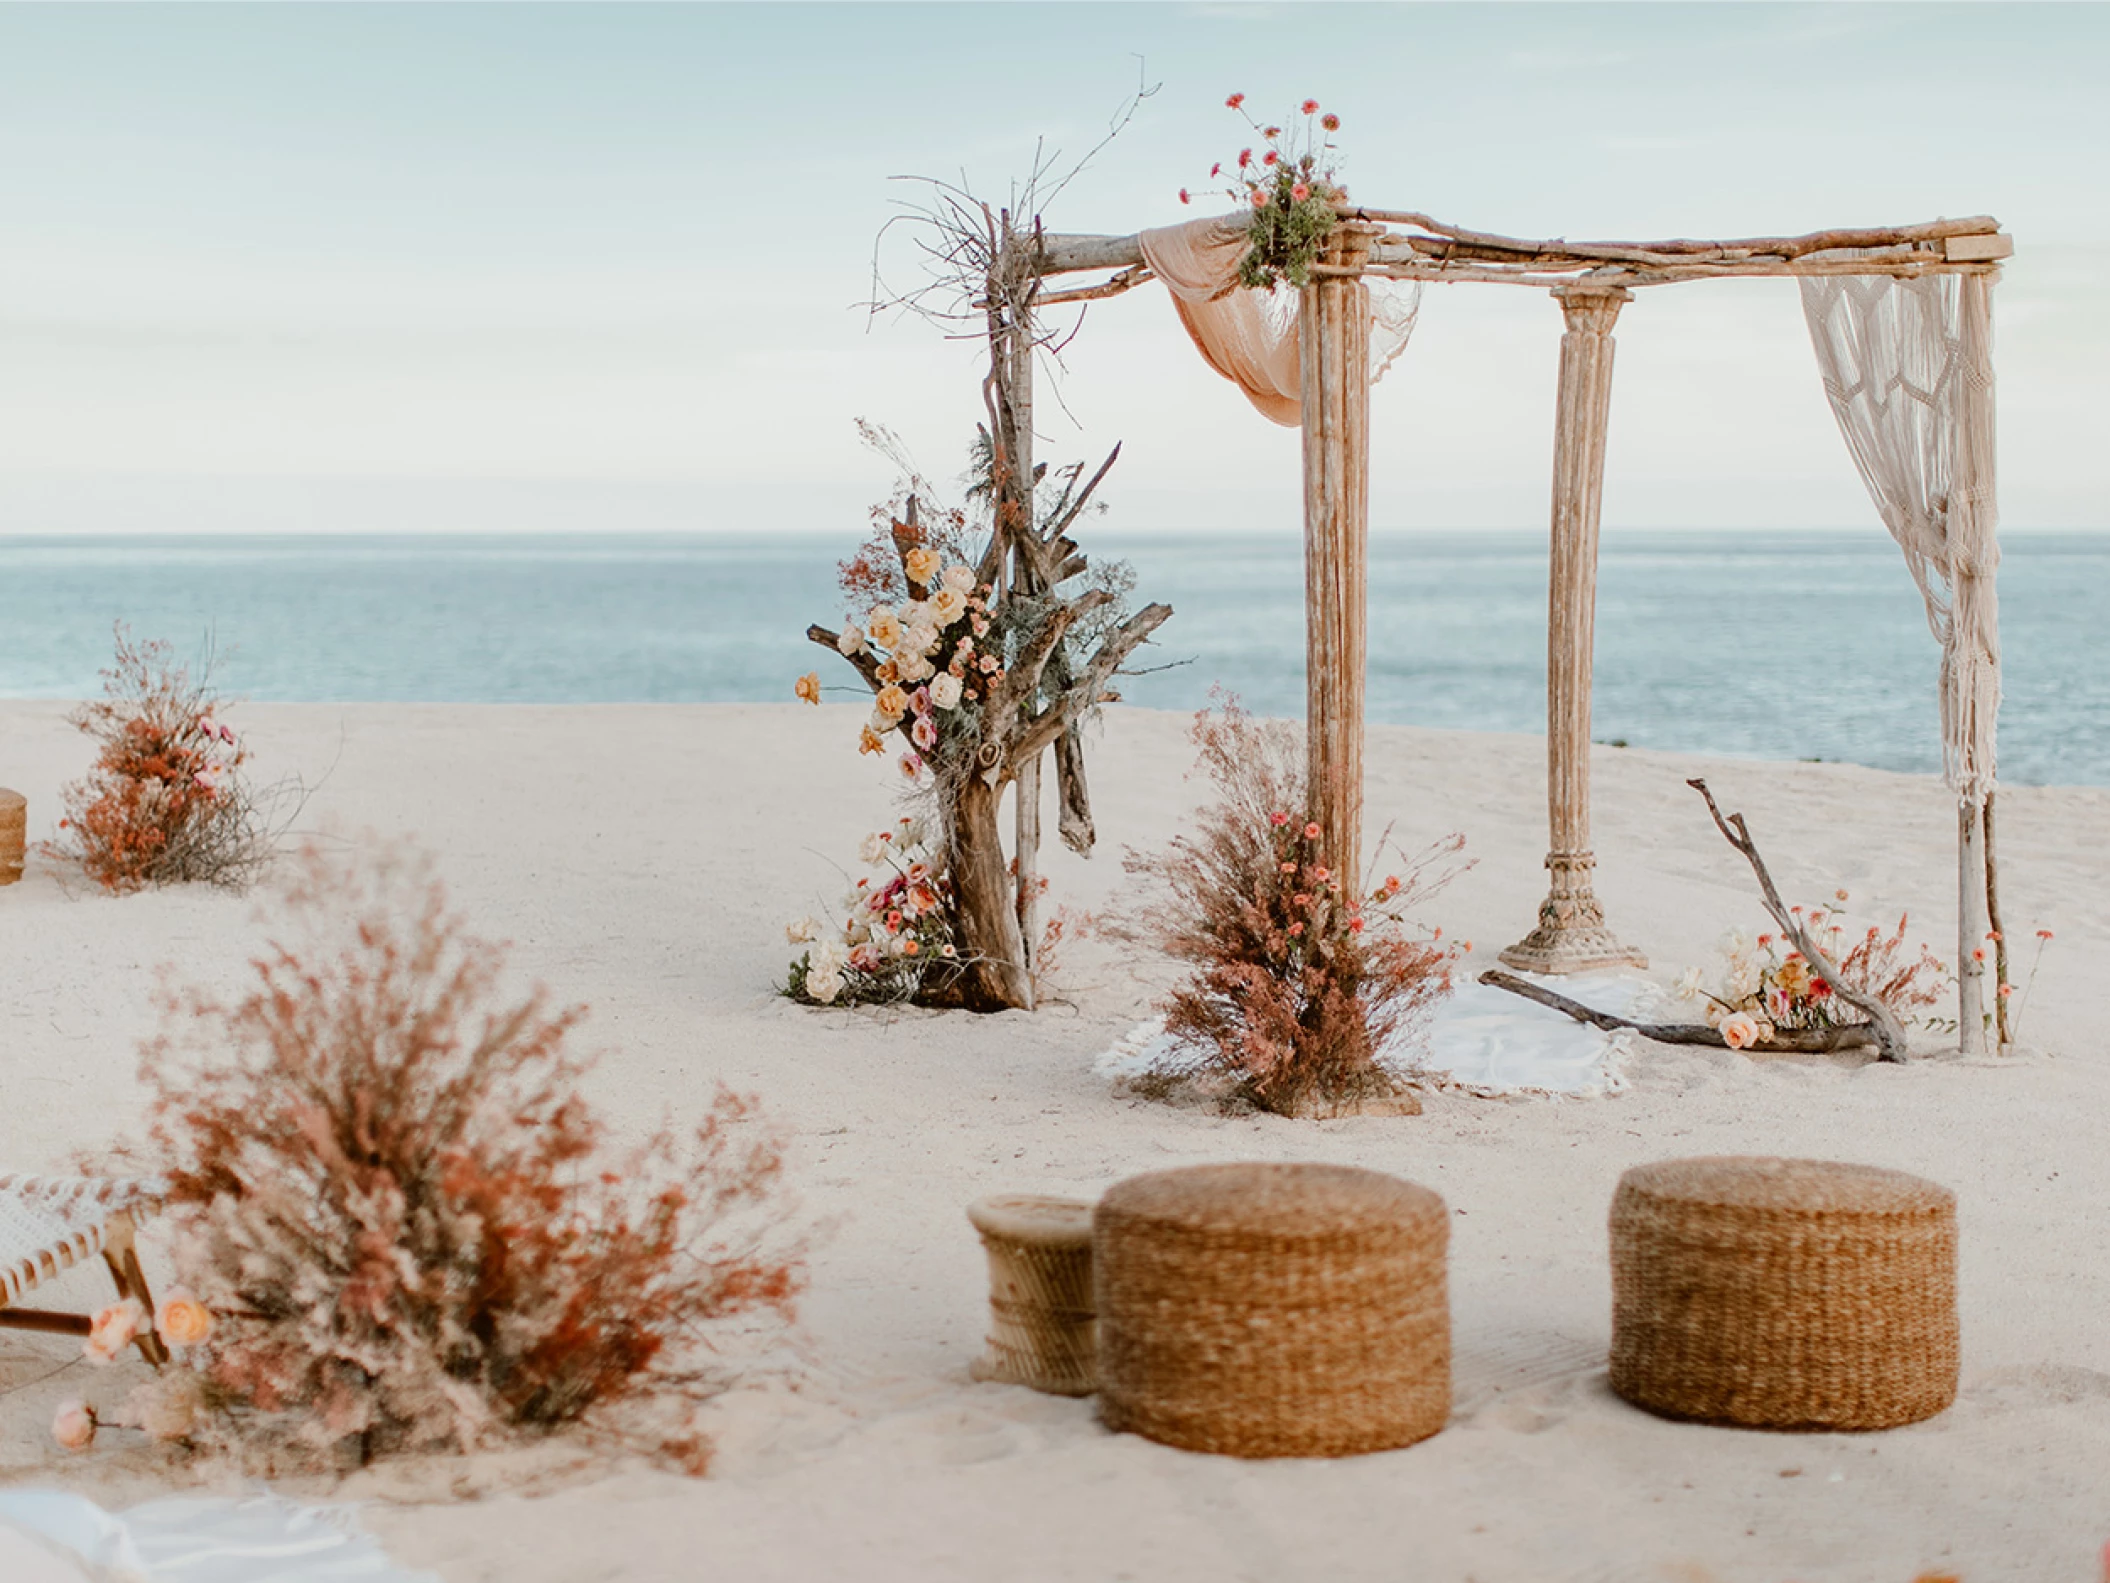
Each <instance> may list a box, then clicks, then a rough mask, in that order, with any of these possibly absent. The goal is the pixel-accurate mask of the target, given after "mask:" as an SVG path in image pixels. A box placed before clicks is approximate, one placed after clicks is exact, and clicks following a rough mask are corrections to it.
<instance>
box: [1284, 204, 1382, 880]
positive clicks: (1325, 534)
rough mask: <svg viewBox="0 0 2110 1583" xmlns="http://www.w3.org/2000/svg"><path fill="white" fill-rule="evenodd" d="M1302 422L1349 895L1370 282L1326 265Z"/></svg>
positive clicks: (1310, 706)
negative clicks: (1339, 273) (1327, 272)
mask: <svg viewBox="0 0 2110 1583" xmlns="http://www.w3.org/2000/svg"><path fill="white" fill-rule="evenodd" d="M1382 229H1383V228H1382V227H1380V226H1374V225H1362V224H1357V223H1355V222H1352V221H1343V222H1342V223H1340V224H1339V225H1337V226H1335V227H1334V229H1333V231H1332V233H1331V234H1330V235H1329V236H1328V237H1327V240H1326V243H1325V246H1324V248H1323V249H1322V251H1321V253H1320V262H1322V263H1326V264H1336V265H1343V266H1348V267H1356V266H1359V265H1361V264H1362V263H1363V262H1364V260H1366V259H1367V258H1368V257H1369V256H1370V244H1371V241H1372V240H1373V238H1374V237H1375V236H1376V235H1377V234H1378V232H1379V231H1381V230H1382ZM1297 311H1298V330H1297V335H1298V343H1297V356H1298V386H1299V391H1300V397H1301V402H1302V407H1303V421H1304V700H1305V703H1304V719H1305V744H1306V745H1305V773H1306V777H1307V779H1308V781H1309V795H1310V799H1311V807H1310V817H1311V818H1312V819H1313V820H1314V821H1315V822H1316V823H1317V824H1318V826H1319V829H1320V832H1321V834H1320V841H1321V843H1322V848H1323V850H1324V852H1325V854H1326V860H1327V862H1328V864H1329V865H1330V866H1331V867H1333V869H1334V870H1335V871H1336V872H1337V873H1338V874H1339V876H1340V881H1341V891H1342V894H1343V895H1345V896H1349V897H1354V896H1357V895H1360V894H1361V889H1362V849H1363V668H1364V663H1365V659H1366V656H1367V651H1368V647H1369V644H1368V628H1369V619H1368V607H1369V594H1368V582H1369V579H1368V575H1367V572H1368V566H1367V563H1368V560H1369V545H1370V290H1369V288H1368V287H1367V286H1365V285H1364V284H1363V283H1362V281H1361V280H1359V279H1357V278H1356V277H1354V276H1352V275H1351V276H1346V277H1341V276H1328V277H1326V278H1323V279H1320V280H1316V281H1314V282H1313V283H1312V284H1311V285H1309V286H1306V287H1305V288H1304V289H1303V291H1302V292H1300V293H1299V294H1298V307H1297Z"/></svg>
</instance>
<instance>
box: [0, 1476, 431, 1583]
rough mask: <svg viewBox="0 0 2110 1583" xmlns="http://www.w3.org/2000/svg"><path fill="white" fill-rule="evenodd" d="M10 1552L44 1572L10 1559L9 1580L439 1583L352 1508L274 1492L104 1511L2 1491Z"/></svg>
mask: <svg viewBox="0 0 2110 1583" xmlns="http://www.w3.org/2000/svg"><path fill="white" fill-rule="evenodd" d="M10 1546H13V1547H14V1548H13V1549H10V1548H9V1547H10ZM17 1554H20V1555H23V1556H33V1557H48V1558H50V1561H51V1570H48V1571H46V1572H42V1573H39V1572H37V1571H35V1570H33V1569H32V1570H24V1571H17V1570H15V1568H14V1567H13V1566H7V1567H5V1568H4V1569H0V1577H5V1578H6V1579H7V1583H47V1580H48V1583H438V1579H437V1578H436V1577H434V1575H433V1574H432V1573H429V1572H411V1571H408V1570H406V1569H404V1568H402V1567H398V1566H396V1565H395V1564H394V1563H393V1562H391V1561H390V1560H389V1559H388V1557H387V1555H386V1554H384V1553H383V1551H382V1549H381V1547H380V1546H379V1545H377V1544H376V1543H375V1542H374V1541H373V1540H372V1539H371V1538H369V1537H368V1536H367V1535H365V1534H364V1533H362V1532H360V1531H359V1529H358V1527H357V1525H356V1524H355V1523H354V1522H353V1521H352V1518H351V1515H350V1513H349V1512H347V1511H345V1510H342V1509H340V1508H332V1507H320V1506H300V1505H296V1504H294V1503H293V1502H291V1501H286V1500H280V1499H279V1498H278V1497H277V1496H274V1495H259V1496H252V1497H249V1498H247V1499H240V1500H229V1499H202V1498H180V1499H170V1500H159V1501H148V1502H147V1503H146V1504H145V1505H143V1506H133V1507H130V1508H128V1509H126V1510H125V1511H121V1512H110V1511H105V1510H103V1508H102V1507H100V1506H98V1505H96V1504H95V1502H93V1501H91V1500H89V1499H87V1498H86V1497H85V1496H81V1495H75V1494H71V1493H69V1492H67V1491H62V1490H21V1489H18V1490H0V1561H8V1562H13V1561H14V1560H15V1558H16V1556H17Z"/></svg>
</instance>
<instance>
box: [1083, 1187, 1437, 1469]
mask: <svg viewBox="0 0 2110 1583" xmlns="http://www.w3.org/2000/svg"><path fill="white" fill-rule="evenodd" d="M1449 1240H1450V1216H1449V1212H1448V1211H1447V1210H1446V1209H1445V1208H1444V1204H1443V1200H1442V1199H1441V1198H1439V1197H1437V1196H1436V1194H1434V1193H1432V1192H1430V1191H1429V1190H1428V1189H1427V1188H1424V1187H1416V1186H1414V1185H1413V1184H1412V1183H1410V1182H1403V1181H1400V1180H1399V1179H1398V1178H1397V1177H1392V1176H1384V1175H1380V1174H1379V1173H1377V1172H1375V1171H1360V1170H1355V1169H1352V1168H1350V1167H1346V1166H1337V1165H1206V1166H1195V1167H1191V1168H1188V1169H1185V1170H1177V1171H1159V1172H1154V1173H1152V1174H1150V1175H1148V1176H1137V1177H1132V1178H1130V1179H1129V1180H1127V1181H1125V1182H1121V1183H1119V1184H1117V1185H1116V1186H1115V1187H1113V1188H1112V1189H1111V1190H1110V1191H1109V1192H1108V1193H1107V1194H1106V1196H1105V1197H1104V1198H1102V1199H1101V1200H1100V1201H1099V1206H1098V1208H1097V1209H1096V1210H1095V1211H1094V1212H1093V1216H1092V1269H1093V1285H1094V1288H1095V1290H1096V1292H1097V1294H1098V1309H1099V1411H1100V1416H1101V1417H1102V1418H1103V1419H1104V1420H1105V1422H1106V1424H1107V1425H1108V1427H1110V1428H1113V1429H1125V1430H1133V1431H1134V1432H1135V1433H1137V1434H1141V1435H1147V1436H1148V1437H1149V1438H1151V1439H1153V1440H1160V1441H1163V1442H1165V1443H1166V1444H1167V1445H1174V1446H1181V1447H1184V1448H1186V1449H1188V1450H1191V1451H1217V1452H1225V1453H1228V1454H1230V1455H1232V1456H1241V1457H1331V1456H1349V1455H1353V1454H1355V1453H1357V1452H1363V1451H1382V1450H1386V1449H1388V1448H1390V1447H1393V1446H1404V1445H1409V1444H1412V1443H1413V1442H1414V1441H1417V1440H1422V1439H1426V1438H1427V1437H1428V1436H1430V1435H1433V1434H1435V1433H1436V1431H1437V1430H1439V1429H1441V1428H1442V1427H1443V1425H1444V1421H1445V1420H1446V1419H1447V1418H1449V1416H1450V1410H1451V1321H1450V1305H1449V1299H1448V1295H1447V1291H1446V1286H1445V1274H1444V1259H1445V1254H1446V1250H1447V1246H1448V1243H1449Z"/></svg>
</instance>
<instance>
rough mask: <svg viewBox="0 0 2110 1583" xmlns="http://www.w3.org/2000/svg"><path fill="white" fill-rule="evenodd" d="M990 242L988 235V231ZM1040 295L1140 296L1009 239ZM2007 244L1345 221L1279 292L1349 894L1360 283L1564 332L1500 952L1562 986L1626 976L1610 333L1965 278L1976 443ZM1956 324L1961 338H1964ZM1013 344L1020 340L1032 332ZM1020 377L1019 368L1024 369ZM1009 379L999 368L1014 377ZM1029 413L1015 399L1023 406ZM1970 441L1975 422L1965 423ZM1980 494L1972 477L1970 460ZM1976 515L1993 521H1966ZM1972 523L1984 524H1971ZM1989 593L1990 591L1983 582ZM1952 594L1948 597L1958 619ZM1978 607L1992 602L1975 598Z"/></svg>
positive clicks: (1973, 967)
mask: <svg viewBox="0 0 2110 1583" xmlns="http://www.w3.org/2000/svg"><path fill="white" fill-rule="evenodd" d="M1007 223H1008V217H1007ZM1015 245H1016V246H1017V247H1018V248H1019V249H1020V250H1021V251H1022V252H1025V253H1026V255H1027V257H1028V258H1029V259H1030V267H1031V269H1032V270H1033V271H1034V273H1035V274H1036V275H1037V276H1038V277H1039V278H1040V279H1041V280H1042V281H1043V282H1045V281H1046V280H1047V279H1049V278H1050V277H1056V276H1063V275H1071V274H1077V273H1083V272H1088V271H1099V270H1111V271H1113V272H1114V273H1113V274H1111V275H1110V276H1109V277H1108V278H1106V279H1104V280H1101V281H1098V282H1096V283H1093V284H1087V285H1081V286H1075V287H1071V288H1068V289H1058V290H1045V289H1044V290H1042V291H1041V292H1039V293H1038V295H1037V296H1035V297H1034V298H1033V299H1032V302H1033V306H1034V307H1035V308H1036V309H1040V308H1048V307H1054V306H1058V305H1061V304H1064V303H1076V302H1085V301H1090V300H1094V299H1099V298H1105V297H1111V296H1116V295H1119V294H1121V293H1123V292H1126V291H1128V290H1130V289H1132V288H1134V287H1136V286H1140V285H1142V284H1144V283H1145V282H1147V281H1149V280H1151V279H1152V278H1153V275H1152V272H1151V269H1150V267H1149V265H1148V264H1147V262H1146V261H1145V258H1144V249H1143V243H1142V239H1141V237H1140V236H1139V235H1129V236H1096V235H1094V236H1086V235H1061V234H1041V233H1040V232H1039V231H1038V229H1037V227H1036V229H1035V231H1034V232H1033V233H1032V234H1031V235H1030V236H1029V235H1025V234H1018V235H1017V236H1016V242H1015ZM2013 250H2014V248H2013V243H2012V240H2011V239H2010V238H2009V237H2008V236H2007V235H2005V234H2004V233H2002V232H2001V230H2000V228H1999V224H1998V222H1997V221H1995V220H1993V219H1992V218H1990V217H1988V216H1976V217H1973V218H1969V219H1962V220H1936V221H1932V222H1929V223H1927V224H1922V225H1911V226H1900V227H1884V228H1871V229H1858V230H1834V231H1820V232H1815V233H1812V234H1809V235H1805V236H1796V237H1752V238H1744V239H1741V240H1731V241H1694V240H1683V239H1680V240H1669V241H1655V242H1569V241H1566V240H1548V241H1532V240H1527V239H1522V238H1516V237H1507V236H1498V235H1494V234H1492V233H1488V232H1478V231H1469V230H1465V229H1463V228H1460V227H1457V226H1451V225H1445V224H1442V223H1439V222H1438V221H1436V220H1434V219H1432V218H1430V217H1429V216H1427V215H1424V214H1418V213H1413V212H1406V211H1390V210H1382V209H1374V208H1364V207H1344V208H1343V209H1342V210H1341V219H1340V222H1339V223H1338V224H1337V225H1336V226H1335V228H1334V229H1333V231H1332V232H1331V233H1330V234H1329V236H1328V238H1327V241H1326V245H1325V247H1324V250H1323V251H1322V253H1321V255H1320V260H1319V262H1318V264H1317V265H1316V266H1315V267H1314V268H1313V270H1312V283H1311V284H1310V285H1308V286H1306V287H1304V288H1303V289H1302V291H1301V292H1300V293H1299V304H1298V325H1299V379H1300V395H1301V424H1302V430H1303V474H1304V568H1305V609H1306V638H1305V642H1306V729H1307V732H1308V752H1309V777H1310V784H1311V795H1312V817H1313V818H1315V819H1317V820H1318V821H1319V823H1320V824H1321V826H1322V827H1323V828H1324V830H1325V841H1326V846H1327V849H1328V850H1329V851H1330V852H1332V853H1334V854H1335V855H1336V858H1337V860H1338V862H1339V864H1340V866H1341V868H1342V869H1343V871H1344V873H1345V875H1346V878H1347V880H1348V882H1349V886H1350V888H1351V889H1352V888H1354V887H1355V886H1356V885H1357V884H1358V883H1359V881H1360V875H1359V854H1360V852H1361V849H1362V788H1363V738H1364V719H1363V716H1364V709H1363V694H1364V671H1365V654H1366V627H1367V605H1368V597H1367V580H1366V561H1367V552H1368V538H1369V488H1368V481H1369V469H1370V445H1369V434H1370V425H1369V383H1368V379H1367V375H1366V370H1367V369H1368V367H1369V361H1370V350H1369V348H1370V326H1371V311H1370V305H1369V296H1368V293H1367V291H1366V290H1365V289H1364V288H1363V286H1362V282H1363V280H1364V279H1365V278H1366V277H1378V278H1390V279H1395V280H1414V281H1434V282H1481V283H1493V284H1502V285H1513V286H1530V287H1536V288H1539V289H1543V290H1547V291H1550V293H1551V294H1552V296H1553V298H1554V300H1555V301H1556V302H1558V303H1559V305H1560V309H1561V314H1562V317H1563V320H1564V322H1565V326H1566V333H1565V334H1564V335H1563V336H1562V338H1561V351H1560V375H1559V395H1558V402H1557V406H1556V416H1555V438H1554V458H1553V500H1552V520H1551V551H1550V555H1551V562H1550V567H1549V577H1548V619H1547V667H1546V672H1547V675H1546V757H1547V765H1546V801H1547V818H1548V827H1549V841H1548V850H1547V854H1546V867H1547V869H1548V870H1549V873H1550V879H1549V884H1548V889H1547V894H1546V898H1545V900H1544V901H1543V902H1542V903H1541V904H1540V906H1539V912H1538V919H1537V924H1536V927H1534V928H1533V929H1532V930H1531V931H1530V932H1529V933H1528V934H1527V935H1526V936H1525V937H1524V938H1523V939H1521V940H1520V941H1518V942H1517V943H1516V944H1514V945H1512V946H1510V947H1509V948H1508V949H1506V950H1505V951H1503V952H1502V959H1503V961H1505V962H1507V963H1509V964H1511V965H1512V966H1517V967H1522V968H1526V969H1530V970H1535V971H1539V972H1550V973H1568V972H1577V971H1582V970H1585V969H1589V968H1593V967H1602V966H1606V965H1611V964H1617V963H1632V964H1635V965H1639V966H1646V965H1647V964H1646V962H1645V961H1644V959H1643V958H1642V957H1641V955H1640V954H1639V953H1638V952H1637V951H1635V950H1633V949H1632V948H1630V947H1629V946H1627V945H1625V944H1623V943H1622V942H1621V941H1620V939H1619V938H1618V937H1617V936H1616V935H1615V934H1614V933H1613V931H1612V929H1611V928H1610V926H1609V924H1608V923H1607V921H1606V919H1605V915H1604V908H1603V905H1602V903H1600V902H1599V900H1598V898H1597V896H1596V893H1595V889H1594V887H1593V885H1592V882H1591V870H1592V868H1593V867H1594V866H1595V863H1596V858H1595V856H1594V854H1593V853H1592V851H1591V846H1590V760H1589V750H1590V693H1591V667H1592V656H1593V650H1594V638H1595V612H1596V586H1597V542H1598V514H1599V506H1600V502H1601V497H1602V492H1603V483H1604V456H1605V433H1606V423H1607V419H1608V416H1609V413H1610V402H1611V389H1612V355H1613V339H1612V330H1613V326H1614V324H1615V323H1616V322H1617V320H1618V318H1619V313H1620V309H1621V308H1622V307H1624V306H1625V304H1627V303H1628V302H1630V301H1631V300H1633V294H1634V292H1635V291H1636V290H1638V289H1641V288H1645V287H1651V286H1661V285H1669V284H1673V283H1676V282H1682V281H1691V280H1713V279H1725V278H1737V277H1751V276H1774V275H1780V276H1813V275H1856V276H1879V275H1887V276H1893V277H1903V278H1913V277H1918V276H1923V275H1929V274H1946V275H1958V276H1962V277H1965V285H1966V287H1967V289H1968V290H1970V291H1971V292H1972V293H1974V297H1973V306H1974V307H1975V310H1976V311H1975V312H1969V311H1967V312H1966V314H1965V323H1966V337H1965V339H1966V344H1965V345H1964V347H1963V349H1962V356H1963V358H1964V360H1965V363H1966V368H1965V374H1966V376H1967V377H1966V378H1965V379H1964V380H1963V381H1962V384H1961V386H1960V389H1961V391H1962V394H1961V396H1960V397H1959V399H1960V400H1961V401H1963V402H1965V403H1977V404H1979V410H1978V411H1977V412H1976V413H1975V414H1971V415H1969V416H1968V417H1967V419H1966V421H1964V422H1962V423H1959V425H1958V429H1959V432H1960V433H1962V432H1971V433H1978V434H1982V435H1984V436H1986V437H1987V440H1986V442H1985V443H1986V444H1987V445H1988V446H1989V444H1990V440H1989V437H1990V434H1991V417H1992V414H1991V403H1992V369H1991V351H1990V344H1989V342H1990V335H1989V328H1988V327H1989V323H1990V319H1989V313H1990V308H1989V301H1990V299H1989V292H1990V288H1991V285H1992V282H1993V281H1994V280H1995V279H1997V278H1998V274H1999V260H2001V259H2003V258H2006V257H2008V256H2009V255H2010V254H2012V252H2013ZM1973 325H1976V326H1977V327H1978V331H1977V333H1976V334H1975V337H1974V335H1973V334H1972V332H1971V329H1970V327H1971V326H1973ZM1014 329H1015V330H1017V331H1018V332H1019V333H1022V334H1024V335H1025V337H1026V338H1027V339H1028V340H1030V335H1031V327H1030V325H1027V326H1025V327H1023V328H1022V330H1021V329H1020V327H1014ZM1023 361H1024V362H1026V363H1027V364H1028V365H1030V358H1028V359H1024V360H1023ZM1014 366H1015V365H1014ZM1028 399H1030V397H1028ZM1974 420H1975V421H1974ZM1984 461H1985V463H1986V466H1987V476H1988V478H1989V477H1990V456H1989V455H1988V456H1987V457H1985V458H1984ZM1983 506H1984V509H1986V510H1987V511H1990V509H1991V502H1990V500H1987V501H1985V502H1983ZM1991 520H1992V519H1991V518H1990V516H1988V518H1987V521H1988V522H1990V521H1991ZM1989 580H1990V578H1989V572H1988V581H1989ZM1966 592H1967V590H1965V589H1964V588H1963V587H1961V586H1959V587H1958V590H1957V600H1958V604H1959V607H1960V606H1961V604H1962V602H1963V599H1964V596H1965V594H1966ZM1986 593H1987V594H1988V595H1989V594H1990V589H1989V588H1988V589H1987V590H1986ZM1984 832H1985V815H1984V799H1983V796H1982V795H1980V794H1967V795H1965V796H1963V797H1962V798H1961V799H1960V808H1959V836H1960V839H1959V852H1958V865H1959V916H1958V939H1959V945H1960V949H1959V951H1958V964H1957V976H1958V1025H1959V1033H1960V1039H1961V1043H1962V1047H1963V1049H1964V1050H1965V1051H1966V1052H1973V1051H1977V1050H1982V1049H1983V1048H1984V1026H1985V1013H1984V991H1983V973H1984V968H1983V965H1982V962H1981V960H1980V959H1979V958H1977V957H1975V956H1974V954H1973V952H1974V948H1975V947H1976V946H1977V945H1978V942H1979V941H1980V940H1981V939H1982V938H1984V935H1985V932H1986V917H1987V911H1986V909H1987V889H1986V863H1985V853H1984V847H1983V844H1982V843H1983V840H1984Z"/></svg>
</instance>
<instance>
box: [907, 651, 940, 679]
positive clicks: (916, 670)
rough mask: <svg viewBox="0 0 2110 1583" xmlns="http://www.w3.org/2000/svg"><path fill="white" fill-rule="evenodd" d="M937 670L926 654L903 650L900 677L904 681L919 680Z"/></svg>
mask: <svg viewBox="0 0 2110 1583" xmlns="http://www.w3.org/2000/svg"><path fill="white" fill-rule="evenodd" d="M936 670H937V666H935V665H933V664H931V662H930V658H929V656H928V655H923V654H910V653H908V652H907V651H906V650H904V651H903V653H902V657H901V679H902V680H903V681H905V682H920V681H922V680H923V679H924V678H925V677H927V676H929V675H931V674H932V673H933V672H934V671H936Z"/></svg>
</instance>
